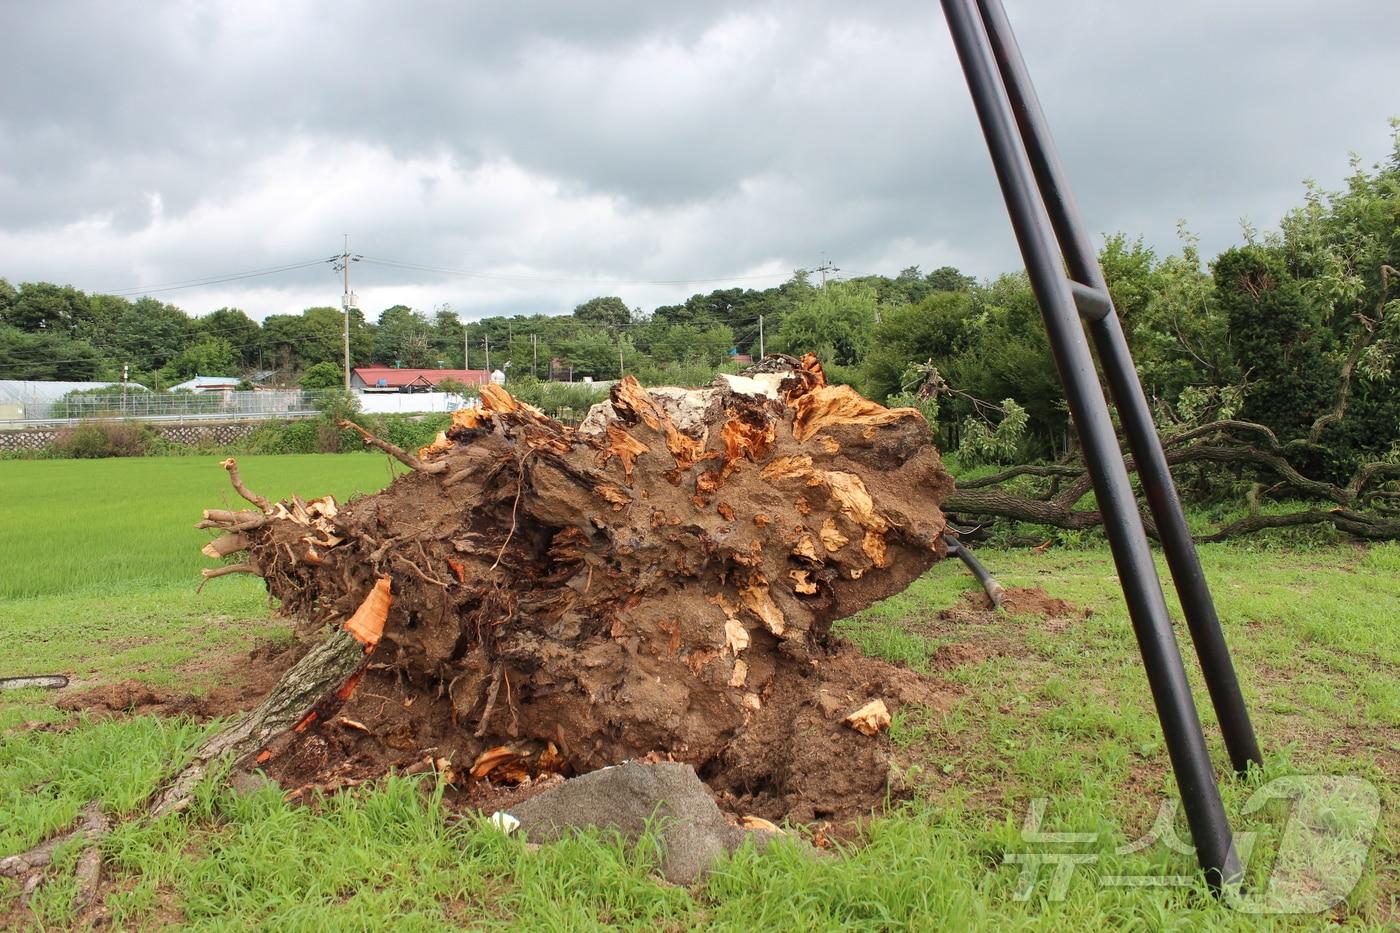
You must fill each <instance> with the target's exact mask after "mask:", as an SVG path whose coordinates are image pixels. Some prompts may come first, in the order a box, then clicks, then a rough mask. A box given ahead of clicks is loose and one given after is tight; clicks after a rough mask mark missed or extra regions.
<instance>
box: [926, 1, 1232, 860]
mask: <svg viewBox="0 0 1400 933" xmlns="http://www.w3.org/2000/svg"><path fill="white" fill-rule="evenodd" d="M942 4H943V11H944V13H945V14H946V16H947V18H948V25H949V28H950V30H951V32H952V35H953V44H954V45H955V46H956V48H957V52H958V58H959V59H960V60H961V62H962V68H963V72H964V74H965V75H966V76H967V83H968V88H969V90H970V91H971V92H972V99H973V104H974V105H975V107H976V110H977V117H978V120H979V121H980V122H981V124H982V132H983V135H984V136H985V137H986V141H987V148H988V149H989V151H990V152H991V156H992V164H993V166H994V167H995V169H996V174H997V180H998V182H999V183H1000V185H1001V190H1002V194H1003V196H1004V197H1005V200H1006V207H1007V211H1008V213H1009V214H1010V215H1011V225H1012V228H1013V229H1014V231H1015V233H1016V240H1017V242H1018V244H1019V245H1020V248H1021V256H1022V258H1023V260H1024V261H1025V264H1026V271H1027V273H1028V274H1029V276H1030V280H1031V288H1032V290H1033V291H1034V292H1035V296H1036V300H1037V302H1038V303H1039V305H1040V310H1041V316H1042V318H1043V319H1044V322H1045V328H1046V333H1047V336H1048V337H1049V342H1050V348H1051V352H1052V354H1053V355H1054V357H1055V366H1056V369H1057V370H1058V371H1059V374H1060V381H1061V382H1062V383H1063V384H1064V388H1065V398H1066V401H1067V402H1068V403H1069V409H1070V414H1071V415H1072V417H1073V419H1074V425H1075V430H1076V431H1077V433H1078V434H1079V440H1080V446H1081V447H1082V448H1083V451H1084V462H1085V465H1086V467H1087V468H1088V471H1089V476H1090V479H1091V480H1092V481H1093V485H1094V492H1095V494H1096V496H1097V498H1098V503H1099V508H1100V509H1101V510H1102V511H1103V514H1104V529H1105V531H1106V533H1107V535H1108V541H1109V547H1110V549H1111V550H1112V552H1113V559H1114V564H1115V565H1116V567H1117V570H1118V577H1119V580H1120V582H1121V584H1122V587H1123V596H1124V599H1125V601H1126V603H1127V608H1128V614H1129V616H1130V618H1131V619H1132V623H1133V630H1134V633H1135V634H1136V636H1137V641H1138V648H1139V650H1140V651H1141V652H1142V658H1143V664H1144V666H1145V667H1146V670H1147V680H1148V684H1149V686H1150V687H1151V690H1152V698H1153V701H1154V703H1155V704H1156V707H1157V717H1158V719H1159V720H1160V721H1161V724H1162V732H1163V735H1164V737H1165V739H1166V744H1167V752H1168V754H1169V755H1170V757H1171V761H1172V770H1173V771H1174V773H1175V775H1176V782H1177V786H1178V788H1179V789H1180V791H1181V797H1182V803H1183V804H1184V808H1185V810H1186V817H1187V821H1188V822H1189V824H1190V826H1191V836H1192V839H1193V840H1194V842H1195V845H1196V854H1197V857H1198V859H1199V860H1200V863H1201V867H1202V868H1203V869H1204V870H1205V874H1206V879H1207V881H1208V883H1209V884H1211V885H1212V886H1215V887H1219V886H1220V885H1221V884H1222V883H1233V882H1234V881H1236V880H1237V879H1238V878H1239V877H1240V874H1241V873H1240V864H1239V858H1238V857H1237V855H1236V853H1235V849H1234V844H1233V840H1232V838H1231V834H1230V825H1229V821H1228V820H1227V819H1226V817H1225V807H1224V805H1223V804H1222V803H1221V800H1220V788H1219V787H1218V786H1217V785H1216V781H1215V772H1214V769H1213V767H1212V766H1211V761H1210V753H1209V752H1208V751H1207V750H1206V743H1205V737H1204V736H1203V735H1202V734H1201V723H1200V719H1199V717H1198V716H1197V714H1196V706H1195V703H1194V702H1193V701H1192V698H1191V688H1190V685H1189V684H1188V682H1187V680H1186V670H1185V668H1184V667H1183V665H1182V661H1181V652H1180V650H1179V649H1178V647H1177V644H1176V638H1175V636H1174V635H1173V634H1172V628H1171V619H1170V617H1169V616H1168V614H1167V606H1166V601H1165V599H1164V597H1163V595H1162V588H1161V583H1160V581H1159V580H1158V578H1157V568H1156V566H1155V565H1154V564H1153V562H1152V552H1151V550H1150V549H1149V547H1148V543H1147V534H1146V531H1145V530H1144V528H1143V524H1142V517H1141V516H1140V515H1139V514H1138V511H1137V501H1136V499H1135V497H1134V495H1133V488H1132V485H1131V483H1130V482H1129V481H1128V472H1127V469H1126V468H1125V467H1124V465H1123V460H1122V457H1121V455H1120V454H1119V450H1118V442H1117V435H1116V433H1115V431H1114V428H1113V422H1112V421H1111V420H1110V418H1109V414H1108V403H1107V401H1106V400H1105V398H1104V395H1103V391H1102V389H1101V388H1100V386H1099V381H1098V376H1097V374H1096V373H1095V370H1094V361H1093V357H1092V356H1091V355H1090V352H1089V344H1088V341H1087V340H1086V338H1085V336H1084V329H1083V327H1082V326H1081V324H1080V321H1079V312H1078V310H1077V308H1076V306H1075V303H1074V296H1073V294H1072V292H1071V289H1070V283H1069V280H1068V279H1066V278H1065V275H1064V272H1063V269H1062V267H1061V256H1060V250H1059V247H1058V244H1057V243H1056V240H1055V234H1054V230H1053V228H1052V226H1051V223H1050V217H1049V215H1048V214H1047V212H1046V209H1045V204H1044V202H1043V201H1042V200H1041V198H1040V193H1039V191H1038V190H1036V186H1035V180H1034V174H1033V172H1032V170H1031V166H1030V161H1029V158H1028V157H1027V154H1026V150H1025V147H1024V145H1023V143H1022V140H1021V138H1020V133H1019V131H1018V128H1017V124H1016V118H1015V115H1014V114H1013V112H1012V109H1011V103H1010V100H1009V99H1008V98H1007V95H1006V88H1005V87H1004V86H1003V84H1002V81H1001V75H1000V73H999V71H998V69H997V66H996V60H995V58H994V57H993V54H992V48H991V44H990V41H989V39H988V36H987V29H986V24H985V23H984V22H983V20H982V17H981V15H980V13H979V12H978V10H977V8H976V6H975V0H942Z"/></svg>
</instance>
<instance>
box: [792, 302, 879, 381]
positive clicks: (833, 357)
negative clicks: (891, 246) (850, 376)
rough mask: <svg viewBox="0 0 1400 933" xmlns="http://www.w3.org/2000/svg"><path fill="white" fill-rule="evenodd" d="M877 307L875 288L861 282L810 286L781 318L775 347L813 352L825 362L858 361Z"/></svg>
mask: <svg viewBox="0 0 1400 933" xmlns="http://www.w3.org/2000/svg"><path fill="white" fill-rule="evenodd" d="M878 310H879V305H878V301H877V300H876V295H875V289H874V288H873V287H871V286H870V285H869V284H867V283H864V282H832V283H831V284H829V285H827V286H826V287H825V288H819V289H813V290H812V292H811V293H810V294H809V295H807V296H806V297H805V299H804V300H803V302H802V303H801V304H799V305H798V306H797V307H795V308H794V309H793V310H792V311H790V312H788V313H787V315H786V316H784V318H783V322H782V326H781V328H780V329H779V331H778V339H777V340H776V341H774V347H775V349H781V350H783V351H785V352H787V353H791V354H793V355H794V356H800V355H802V354H803V353H809V352H811V353H815V354H817V356H818V357H820V358H821V360H822V362H824V363H835V364H837V365H843V366H849V365H854V364H856V363H859V362H860V360H861V357H862V356H863V355H864V352H865V348H866V346H867V345H868V343H869V340H870V332H871V329H872V328H873V327H874V326H875V318H876V313H877V311H878Z"/></svg>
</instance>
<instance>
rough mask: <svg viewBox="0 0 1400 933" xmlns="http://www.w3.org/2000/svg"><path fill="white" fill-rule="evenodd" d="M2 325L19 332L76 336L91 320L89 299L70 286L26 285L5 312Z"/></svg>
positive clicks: (0, 321)
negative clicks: (85, 323)
mask: <svg viewBox="0 0 1400 933" xmlns="http://www.w3.org/2000/svg"><path fill="white" fill-rule="evenodd" d="M3 315H4V316H3V317H2V318H0V323H4V324H9V325H10V326H11V327H17V328H19V329H20V330H27V331H31V332H33V331H38V330H47V331H50V332H52V333H57V332H60V331H62V332H64V333H68V334H75V333H76V332H77V331H78V329H79V328H80V327H81V326H82V325H83V323H84V322H85V321H86V320H87V317H88V298H87V296H86V295H84V294H83V293H82V292H80V291H78V290H77V289H76V288H74V287H73V286H71V285H54V284H53V283H51V282H25V283H23V284H21V285H20V287H19V290H18V291H17V292H16V293H15V294H14V296H13V297H12V298H11V299H10V300H9V302H8V303H7V304H6V306H5V307H4V309H3Z"/></svg>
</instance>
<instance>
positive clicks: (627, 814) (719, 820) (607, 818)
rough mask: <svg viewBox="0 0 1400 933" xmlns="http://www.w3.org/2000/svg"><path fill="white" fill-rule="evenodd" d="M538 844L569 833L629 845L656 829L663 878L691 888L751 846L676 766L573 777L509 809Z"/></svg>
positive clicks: (687, 770)
mask: <svg viewBox="0 0 1400 933" xmlns="http://www.w3.org/2000/svg"><path fill="white" fill-rule="evenodd" d="M510 813H511V815H512V816H514V817H515V818H516V819H518V820H520V828H521V829H522V830H523V831H524V832H525V833H526V834H527V835H528V837H529V839H530V841H531V842H554V841H555V840H557V839H560V838H562V837H564V836H566V835H568V833H569V831H570V830H574V829H583V828H587V827H598V828H600V829H605V830H608V829H612V830H616V831H617V832H618V833H619V835H621V836H622V838H623V839H625V840H627V842H628V843H629V844H631V843H634V842H636V841H637V839H638V838H639V837H640V836H641V835H642V833H643V832H644V831H645V829H646V826H647V823H648V822H651V823H652V825H653V826H654V827H655V828H656V831H657V835H658V837H659V839H660V842H661V845H662V850H663V856H662V865H661V873H662V875H664V876H665V878H666V880H667V881H670V882H672V883H673V884H692V883H694V882H695V881H698V880H699V879H700V878H702V877H703V876H704V875H705V873H706V872H707V871H709V868H710V866H711V865H712V864H714V862H715V860H716V859H718V858H719V857H720V856H722V855H724V854H725V853H726V852H728V851H730V850H732V849H735V848H737V847H738V846H739V844H740V843H741V842H743V840H744V836H745V833H744V832H743V830H740V829H737V828H736V827H733V826H730V825H729V823H728V822H727V821H726V820H725V818H724V815H723V814H721V813H720V812H719V807H717V806H716V805H715V801H714V798H713V797H711V796H710V791H709V789H708V788H706V787H705V785H704V784H703V783H702V782H701V781H700V778H699V777H697V776H696V774H695V769H694V768H692V767H691V766H690V765H687V764H680V763H677V762H660V763H658V764H642V763H640V762H627V763H626V764H621V765H615V766H613V767H611V768H603V769H602V770H600V771H593V772H591V773H589V774H585V775H582V776H580V777H576V778H571V779H569V780H567V781H565V782H564V783H563V784H560V785H559V786H558V787H555V788H553V789H551V790H547V791H545V792H544V793H542V794H539V795H537V796H535V797H531V798H530V799H529V800H526V801H524V802H523V803H520V804H518V805H516V806H514V807H512V808H511V809H510Z"/></svg>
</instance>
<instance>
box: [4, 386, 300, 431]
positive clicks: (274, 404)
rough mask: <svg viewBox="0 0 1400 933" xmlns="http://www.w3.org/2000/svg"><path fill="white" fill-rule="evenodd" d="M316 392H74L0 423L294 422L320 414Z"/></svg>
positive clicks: (29, 403) (37, 402)
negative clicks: (104, 420) (96, 420)
mask: <svg viewBox="0 0 1400 933" xmlns="http://www.w3.org/2000/svg"><path fill="white" fill-rule="evenodd" d="M317 402H318V396H317V394H316V393H309V392H302V391H299V390H295V389H287V390H280V389H278V390H268V391H262V392H204V393H197V394H192V393H185V392H177V393H172V392H128V393H121V392H110V393H109V392H103V393H98V394H92V395H81V394H73V395H68V396H65V397H64V398H61V399H57V400H52V401H50V400H41V399H34V400H25V401H24V402H23V404H22V405H20V406H17V407H18V408H19V411H17V412H8V413H10V414H17V415H18V416H19V417H17V418H0V424H44V423H54V422H65V421H83V420H86V419H92V418H118V419H119V418H135V419H140V420H142V421H201V420H216V419H256V418H294V417H301V416H306V415H314V414H316V413H317V412H318V411H320V406H319V405H318V404H317Z"/></svg>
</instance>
